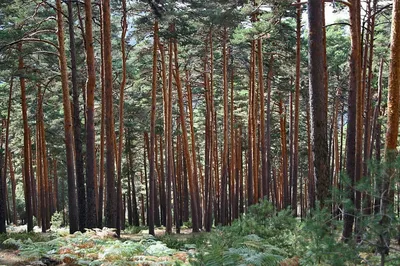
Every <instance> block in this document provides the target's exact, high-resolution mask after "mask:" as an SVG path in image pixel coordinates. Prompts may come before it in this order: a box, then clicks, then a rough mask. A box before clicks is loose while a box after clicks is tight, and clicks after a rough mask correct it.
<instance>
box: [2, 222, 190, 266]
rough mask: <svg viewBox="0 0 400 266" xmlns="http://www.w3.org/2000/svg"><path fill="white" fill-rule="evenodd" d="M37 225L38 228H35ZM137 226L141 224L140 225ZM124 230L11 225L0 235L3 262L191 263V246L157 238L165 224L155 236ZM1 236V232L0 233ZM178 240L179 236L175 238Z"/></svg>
mask: <svg viewBox="0 0 400 266" xmlns="http://www.w3.org/2000/svg"><path fill="white" fill-rule="evenodd" d="M36 229H37V228H36ZM139 229H140V228H139ZM139 229H136V230H137V231H136V232H132V231H127V232H125V233H123V234H122V235H121V238H117V237H116V234H115V233H114V231H113V230H110V229H106V228H104V229H103V230H99V229H98V230H95V231H89V232H86V233H84V234H82V233H80V232H77V233H75V234H73V235H69V234H68V231H67V230H66V229H59V230H54V231H52V232H48V233H45V234H43V233H40V232H37V231H38V230H35V231H36V232H33V233H24V232H21V231H22V230H23V228H15V227H14V228H12V229H11V233H9V234H8V235H7V236H2V237H3V238H2V239H0V266H2V265H7V266H9V265H15V266H23V265H37V266H39V265H89V264H90V265H132V264H134V265H191V264H190V263H189V260H190V259H191V258H193V257H194V249H193V247H189V248H187V249H184V250H178V249H173V248H169V247H167V245H166V244H165V243H163V242H161V241H160V239H161V238H162V237H163V236H164V235H165V230H164V228H160V229H156V231H155V234H156V236H155V237H153V236H151V235H149V234H148V230H146V229H144V230H140V231H139ZM0 236H1V235H0ZM174 236H176V237H175V238H174V239H181V240H182V241H184V240H186V239H187V238H188V237H191V236H192V232H191V230H190V229H183V230H181V234H179V235H176V234H175V235H174ZM176 241H180V240H176Z"/></svg>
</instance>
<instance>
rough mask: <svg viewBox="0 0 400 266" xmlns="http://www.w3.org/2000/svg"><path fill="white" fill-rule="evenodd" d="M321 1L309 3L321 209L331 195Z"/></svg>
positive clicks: (312, 101)
mask: <svg viewBox="0 0 400 266" xmlns="http://www.w3.org/2000/svg"><path fill="white" fill-rule="evenodd" d="M322 20H323V17H322V2H321V1H320V0H308V22H309V25H310V30H309V40H308V42H309V77H310V79H309V83H310V86H309V97H310V99H309V102H310V111H311V140H312V151H313V162H314V168H315V179H316V180H317V183H316V189H317V199H318V200H319V201H320V203H321V207H323V206H324V204H325V199H326V198H327V197H328V193H329V171H328V168H329V166H328V142H327V106H326V103H327V99H326V97H327V94H326V91H325V84H324V75H325V74H324V71H321V69H324V48H323V46H322V45H321V44H322V43H323V26H322V23H323V22H322Z"/></svg>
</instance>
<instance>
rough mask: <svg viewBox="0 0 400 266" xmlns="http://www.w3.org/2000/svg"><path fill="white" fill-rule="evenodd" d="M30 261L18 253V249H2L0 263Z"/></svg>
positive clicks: (25, 263) (24, 262)
mask: <svg viewBox="0 0 400 266" xmlns="http://www.w3.org/2000/svg"><path fill="white" fill-rule="evenodd" d="M28 264H29V262H26V261H24V260H23V259H22V258H21V257H19V256H18V255H17V251H16V250H1V249H0V265H1V266H2V265H7V266H8V265H15V266H16V265H28Z"/></svg>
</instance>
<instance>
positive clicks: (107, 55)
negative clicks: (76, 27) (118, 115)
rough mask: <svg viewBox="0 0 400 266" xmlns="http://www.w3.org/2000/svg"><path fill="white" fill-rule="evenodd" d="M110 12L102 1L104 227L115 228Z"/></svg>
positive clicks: (115, 198) (107, 2)
mask: <svg viewBox="0 0 400 266" xmlns="http://www.w3.org/2000/svg"><path fill="white" fill-rule="evenodd" d="M110 13H111V11H110V0H103V13H102V16H103V42H104V43H103V45H104V91H105V93H104V96H105V119H104V120H105V126H106V181H107V189H106V191H107V197H106V200H107V205H106V211H105V217H106V220H105V222H106V226H107V227H111V228H115V227H116V226H117V208H116V207H117V206H116V203H117V202H116V201H117V195H116V191H115V173H114V170H115V167H114V163H115V152H114V143H113V142H114V138H113V136H114V120H113V94H112V89H113V73H112V56H111V19H110V16H111V14H110Z"/></svg>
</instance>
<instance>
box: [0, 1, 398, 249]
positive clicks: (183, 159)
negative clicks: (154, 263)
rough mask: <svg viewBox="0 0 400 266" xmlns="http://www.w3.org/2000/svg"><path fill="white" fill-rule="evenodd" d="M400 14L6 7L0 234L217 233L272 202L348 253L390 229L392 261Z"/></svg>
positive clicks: (263, 4)
mask: <svg viewBox="0 0 400 266" xmlns="http://www.w3.org/2000/svg"><path fill="white" fill-rule="evenodd" d="M399 5H400V3H399V1H398V0H394V1H383V0H382V1H380V0H362V1H361V0H347V1H323V0H308V1H300V0H297V1H295V0H281V1H272V0H264V1H211V2H207V1H197V0H193V1H170V0H164V1H160V0H155V1H126V0H121V1H115V0H111V1H110V0H99V1H90V0H85V1H72V0H68V1H61V0H56V1H54V0H43V1H42V0H40V1H39V0H34V1H24V0H6V1H1V3H0V60H1V64H0V95H1V97H0V112H1V119H2V132H1V134H2V137H1V141H0V181H1V182H0V197H1V200H0V233H3V232H6V224H12V223H14V224H21V223H24V224H25V223H26V224H27V230H28V231H32V230H33V227H34V226H35V225H38V226H39V227H41V228H42V230H43V232H45V231H46V230H47V229H49V228H50V225H51V220H52V216H53V215H54V214H56V213H61V214H62V217H63V225H65V226H66V225H68V226H69V230H70V233H74V232H76V231H82V232H84V231H85V230H86V229H87V228H98V227H100V228H101V227H103V226H107V227H109V228H116V229H117V234H118V235H120V234H121V230H123V229H124V227H125V223H127V225H130V226H132V225H134V226H139V225H143V226H148V227H149V232H150V234H153V235H154V234H155V228H156V227H160V226H165V227H166V228H165V230H166V232H167V234H171V233H173V232H176V233H179V232H180V228H181V227H182V226H183V225H189V226H190V227H191V228H192V230H193V232H199V231H201V230H205V231H211V230H212V227H213V226H214V225H215V226H216V225H223V226H227V225H230V224H232V223H233V221H234V220H236V219H238V218H239V217H240V216H241V214H243V213H246V212H248V211H249V210H250V209H251V208H252V207H251V206H252V205H254V204H257V203H258V202H260V201H262V200H263V199H265V200H267V201H269V202H270V203H271V204H272V206H274V207H275V208H276V209H277V210H284V209H290V210H291V214H292V215H293V216H295V217H300V218H302V219H303V218H305V217H310V216H312V214H313V212H314V211H316V210H325V211H327V212H328V213H330V215H331V217H332V219H334V220H340V221H343V228H341V230H342V240H343V241H345V242H346V243H347V242H349V241H350V242H351V241H352V240H354V241H357V242H362V241H363V236H364V235H365V234H364V233H365V232H366V231H368V230H371V228H380V229H379V230H378V229H376V231H377V232H378V233H377V235H378V237H377V239H376V241H377V242H378V243H379V244H377V245H378V246H379V250H378V251H379V252H380V253H381V254H382V255H383V256H385V255H386V254H388V253H389V249H390V248H389V247H390V239H391V235H390V234H389V233H388V231H389V229H387V228H392V227H393V225H394V224H396V222H395V218H396V217H398V216H399V215H400V187H399V184H400V183H399V179H398V172H399V165H398V160H397V146H398V127H399V107H400V102H399V99H400V98H399V97H400V95H399V86H400V84H399V82H400V73H399V71H400V66H399V60H400V59H399V51H400V33H399V31H400V30H399V25H400V24H399V23H400V21H399V20H400V7H399ZM327 7H329V8H330V9H329V10H332V9H333V10H334V12H347V13H346V14H348V15H347V17H345V18H342V19H340V20H337V21H335V22H334V23H332V22H328V21H326V18H325V14H326V10H325V9H326V8H327ZM330 12H331V11H330ZM390 29H391V31H390ZM388 47H390V49H389V48H388ZM385 228H386V229H387V230H386V229H385ZM399 241H400V238H399Z"/></svg>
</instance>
